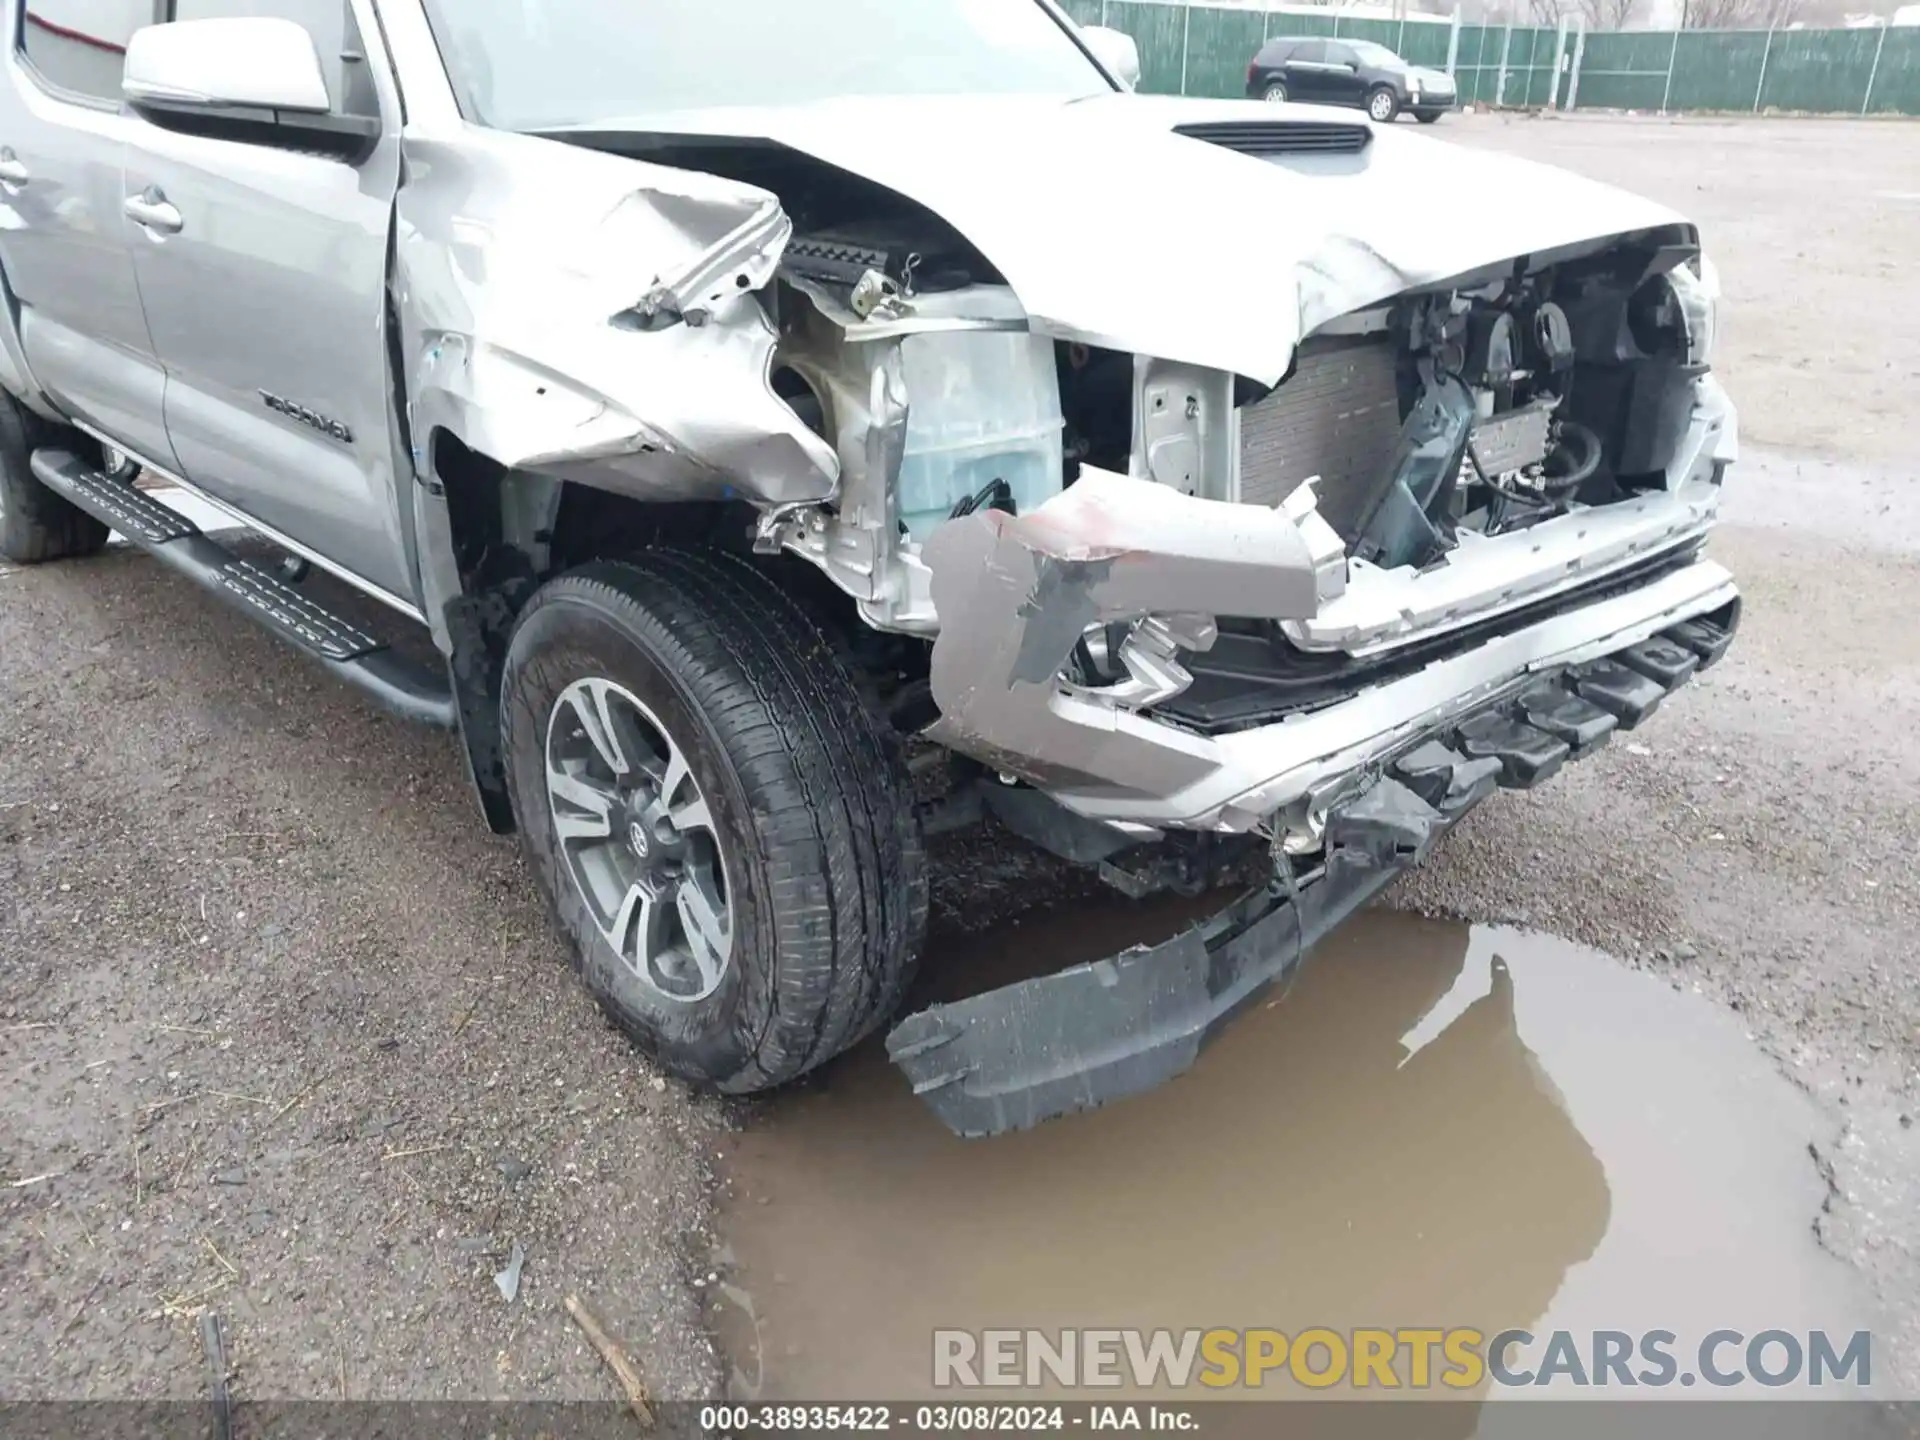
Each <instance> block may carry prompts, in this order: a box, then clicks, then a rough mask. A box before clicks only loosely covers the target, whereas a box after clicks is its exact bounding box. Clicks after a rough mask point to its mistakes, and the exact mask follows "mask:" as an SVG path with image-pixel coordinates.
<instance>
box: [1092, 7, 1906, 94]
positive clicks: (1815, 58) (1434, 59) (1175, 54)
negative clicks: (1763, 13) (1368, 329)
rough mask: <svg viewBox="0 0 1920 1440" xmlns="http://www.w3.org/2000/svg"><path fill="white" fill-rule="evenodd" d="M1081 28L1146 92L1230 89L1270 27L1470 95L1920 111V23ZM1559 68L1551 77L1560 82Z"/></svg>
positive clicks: (1175, 22) (1277, 22)
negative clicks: (1130, 60) (1445, 74)
mask: <svg viewBox="0 0 1920 1440" xmlns="http://www.w3.org/2000/svg"><path fill="white" fill-rule="evenodd" d="M1065 8H1066V10H1067V13H1068V14H1070V15H1072V16H1073V18H1074V19H1075V20H1078V21H1079V22H1080V23H1081V24H1083V25H1108V26H1111V27H1112V28H1113V29H1115V30H1124V31H1125V32H1126V33H1127V34H1129V35H1131V36H1133V38H1134V41H1135V42H1136V43H1137V44H1138V45H1139V47H1140V69H1141V80H1140V88H1141V89H1142V90H1146V91H1150V92H1152V93H1154V94H1165V95H1208V96H1235V95H1242V94H1244V93H1245V92H1246V81H1247V63H1248V62H1249V61H1250V60H1252V59H1253V56H1254V52H1255V51H1257V50H1258V49H1259V48H1260V46H1261V45H1262V43H1264V42H1265V41H1266V40H1267V39H1268V38H1270V37H1272V36H1275V35H1338V36H1343V37H1346V38H1349V39H1358V40H1376V41H1378V42H1379V43H1380V44H1382V45H1386V46H1389V47H1391V48H1392V49H1394V50H1397V51H1398V52H1399V53H1400V54H1401V55H1403V56H1404V57H1406V58H1407V59H1408V60H1410V61H1412V62H1413V63H1415V64H1417V65H1431V66H1433V67H1435V68H1436V69H1449V70H1451V71H1452V72H1453V76H1454V79H1455V82H1456V84H1457V85H1458V86H1459V90H1460V97H1461V99H1462V100H1463V101H1465V102H1467V103H1470V104H1482V105H1512V106H1523V107H1528V108H1536V109H1537V108H1541V107H1545V106H1554V105H1557V106H1559V107H1561V108H1570V109H1580V110H1669V111H1689V110H1695V111H1699V110H1712V111H1736V112H1740V111H1744V112H1748V113H1753V112H1757V111H1766V110H1792V111H1804V112H1811V113H1815V114H1842V115H1920V26H1901V27H1891V28H1889V27H1886V26H1875V27H1872V28H1868V29H1860V30H1773V31H1768V30H1683V31H1678V32H1675V31H1668V30H1657V31H1655V30H1647V31H1621V32H1617V33H1597V32H1596V33H1590V34H1585V35H1582V34H1581V33H1580V32H1579V30H1578V28H1577V27H1575V28H1572V29H1569V30H1566V31H1561V30H1557V29H1551V28H1547V29H1543V28H1539V27H1536V26H1528V25H1462V24H1459V23H1457V22H1456V21H1454V20H1451V19H1448V18H1445V17H1441V16H1422V15H1410V16H1408V17H1407V18H1406V19H1404V20H1377V19H1371V18H1360V17H1355V16H1351V15H1343V14H1341V13H1340V12H1338V11H1335V10H1329V9H1300V8H1293V9H1285V10H1268V11H1262V10H1254V9H1240V8H1228V7H1226V6H1219V5H1206V4H1194V5H1187V4H1181V3H1172V0H1065ZM1556 72H1557V74H1558V84H1557V86H1556V83H1555V81H1556Z"/></svg>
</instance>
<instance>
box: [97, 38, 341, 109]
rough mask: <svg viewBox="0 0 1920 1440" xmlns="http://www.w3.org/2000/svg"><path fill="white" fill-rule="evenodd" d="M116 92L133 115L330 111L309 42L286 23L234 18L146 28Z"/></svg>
mask: <svg viewBox="0 0 1920 1440" xmlns="http://www.w3.org/2000/svg"><path fill="white" fill-rule="evenodd" d="M120 88H121V93H122V94H124V95H125V96H126V98H127V102H128V103H129V104H130V105H133V106H134V107H135V108H136V109H137V108H139V107H140V106H142V105H148V104H157V105H165V106H168V107H169V108H173V109H179V108H183V107H198V108H202V109H216V110H217V109H228V108H233V107H236V106H237V107H241V108H248V109H260V110H292V111H295V112H296V113H299V114H304V115H324V114H326V113H327V112H328V111H329V110H331V109H332V108H333V104H332V102H331V101H330V100H328V98H327V81H326V77H325V76H324V75H323V74H321V71H320V52H319V51H317V50H316V49H314V46H313V37H312V36H311V35H309V34H307V32H306V30H305V29H304V28H303V27H301V26H300V25H297V24H295V23H294V22H293V21H291V20H274V19H267V18H263V17H253V16H244V17H235V18H232V19H225V20H180V21H176V22H175V23H173V24H171V25H149V26H147V27H146V28H145V29H144V30H139V31H136V32H135V33H134V37H133V40H132V42H131V43H129V44H128V46H127V69H126V77H125V79H123V80H122V81H121V85H120Z"/></svg>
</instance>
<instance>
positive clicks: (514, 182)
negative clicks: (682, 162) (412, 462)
mask: <svg viewBox="0 0 1920 1440" xmlns="http://www.w3.org/2000/svg"><path fill="white" fill-rule="evenodd" d="M406 160H407V173H408V176H409V178H408V181H407V183H406V185H405V186H404V187H403V188H402V190H401V192H400V197H399V202H398V226H397V239H396V254H395V271H396V284H397V286H398V292H399V302H400V303H399V307H398V308H399V313H400V317H401V324H402V327H403V329H402V341H403V348H404V359H405V364H406V382H407V395H408V399H409V401H410V403H411V406H412V428H413V435H414V437H415V443H416V444H417V445H419V446H421V447H423V448H424V447H425V446H426V445H427V443H428V441H429V439H430V437H431V436H432V434H433V432H434V431H435V430H436V429H438V428H442V427H444V428H445V429H447V430H448V431H450V432H451V433H453V434H454V435H456V436H458V437H459V438H460V439H461V440H462V441H463V442H465V443H466V444H467V445H468V446H470V447H471V448H473V449H475V450H478V451H481V452H482V453H484V454H486V455H488V456H490V457H492V458H493V459H495V460H497V461H499V462H500V463H501V464H503V465H506V466H508V467H509V468H522V469H529V470H538V471H542V472H544V473H547V474H551V475H556V476H559V477H561V478H563V479H571V480H580V481H583V482H585V483H587V484H591V485H597V486H600V487H602V488H605V489H611V490H618V491H623V492H625V493H629V494H633V495H636V496H638V497H640V498H642V499H648V500H682V499H703V500H705V499H719V498H726V497H731V496H735V495H737V496H739V497H741V498H743V499H746V500H749V501H753V502H756V503H760V504H765V505H790V504H798V503H805V502H811V501H819V500H822V499H826V498H828V497H829V496H831V495H832V494H833V493H834V487H835V484H836V482H837V480H838V477H839V462H838V460H837V458H836V457H835V455H834V453H833V449H832V447H831V446H829V445H828V444H827V443H826V442H825V441H824V440H822V439H820V437H819V436H817V435H815V434H814V433H813V432H812V431H811V430H809V429H808V428H807V427H806V426H805V425H804V424H803V423H802V422H801V420H800V419H799V417H798V416H796V415H795V414H794V413H793V411H792V410H791V409H790V408H789V407H788V406H787V405H786V404H785V403H784V402H783V401H781V400H780V398H779V397H778V396H776V395H775V394H774V392H773V389H772V386H771V384H770V381H769V376H770V370H771V365H772V359H773V350H774V342H775V338H776V337H775V332H774V327H773V324H772V321H771V320H770V318H769V317H768V315H767V313H766V310H765V308H764V306H763V304H762V302H761V299H760V297H759V295H758V294H757V293H756V292H758V291H759V290H761V289H763V288H764V287H765V286H767V285H768V284H769V283H771V281H772V279H773V275H774V271H775V269H776V268H777V266H778V265H779V261H780V256H781V254H782V252H783V250H784V247H785V245H786V242H787V240H788V238H789V236H790V234H791V224H790V222H789V221H788V220H787V217H786V215H785V214H784V212H783V211H782V210H781V208H780V204H779V202H778V200H776V199H775V198H774V197H773V196H772V195H770V194H768V193H766V192H765V191H763V190H758V189H755V188H754V187H752V186H748V185H741V184H737V183H735V182H733V181H729V180H722V179H717V178H715V177H712V176H707V175H700V174H695V173H692V172H688V171H682V170H674V169H669V168H666V167H663V166H658V165H650V164H645V163H642V162H640V161H635V160H629V159H625V158H622V157H618V156H613V155H605V154H601V153H599V152H596V151H592V150H587V149H583V148H579V147H576V146H570V145H556V144H554V143H553V142H551V141H546V140H539V139H533V138H530V137H526V136H519V135H512V134H507V133H503V132H499V131H487V130H480V129H469V130H466V131H463V132H462V133H461V134H460V136H459V138H458V139H457V140H421V139H409V140H408V142H407V152H406ZM416 463H420V464H424V456H416Z"/></svg>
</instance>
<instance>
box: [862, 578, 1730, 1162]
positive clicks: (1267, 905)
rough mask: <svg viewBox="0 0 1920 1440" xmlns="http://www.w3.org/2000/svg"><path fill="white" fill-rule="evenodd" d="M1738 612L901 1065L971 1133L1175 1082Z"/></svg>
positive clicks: (1361, 806)
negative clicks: (1391, 891)
mask: <svg viewBox="0 0 1920 1440" xmlns="http://www.w3.org/2000/svg"><path fill="white" fill-rule="evenodd" d="M1738 624H1739V605H1738V602H1735V603H1734V604H1732V605H1730V606H1728V607H1726V608H1725V609H1724V610H1722V611H1720V612H1717V613H1716V614H1715V615H1713V616H1711V617H1705V618H1699V619H1694V620H1689V621H1687V622H1686V623H1684V624H1680V625H1675V626H1674V627H1672V628H1671V629H1669V630H1667V631H1666V632H1664V633H1663V634H1661V635H1658V636H1655V637H1654V638H1652V639H1650V640H1647V641H1643V642H1641V643H1640V644H1637V645H1631V646H1628V647H1626V648H1625V649H1623V650H1621V651H1618V652H1616V653H1615V654H1613V655H1610V656H1607V657H1606V658H1603V659H1599V660H1595V661H1592V662H1590V663H1588V664H1584V665H1577V666H1573V667H1570V668H1568V669H1564V670H1561V671H1559V672H1558V673H1556V674H1554V675H1552V676H1550V677H1546V678H1542V677H1540V676H1537V675H1535V676H1529V677H1527V679H1526V680H1525V681H1524V682H1523V683H1522V684H1520V685H1517V686H1516V687H1515V688H1513V689H1510V690H1508V691H1506V692H1505V693H1503V694H1502V695H1500V696H1499V697H1497V698H1495V699H1494V700H1492V701H1491V702H1490V703H1488V704H1487V705H1485V706H1482V707H1480V708H1478V709H1476V710H1475V711H1473V712H1472V713H1471V714H1469V715H1467V716H1465V717H1460V718H1455V719H1453V720H1449V721H1448V722H1446V723H1445V724H1444V725H1443V726H1440V727H1438V728H1436V729H1435V730H1433V731H1430V732H1428V733H1427V734H1425V735H1423V736H1420V737H1417V738H1416V739H1415V740H1414V741H1413V742H1412V743H1410V745H1409V746H1408V747H1406V748H1405V749H1403V750H1401V751H1400V752H1399V753H1398V754H1396V755H1395V756H1394V757H1393V758H1392V759H1391V760H1390V761H1389V762H1388V763H1387V764H1385V765H1384V766H1383V767H1382V768H1381V769H1380V770H1379V772H1378V773H1377V775H1376V776H1375V778H1374V782H1373V783H1372V784H1371V785H1370V786H1368V787H1367V788H1365V789H1364V790H1362V791H1361V792H1360V793H1359V794H1358V795H1357V797H1356V798H1354V799H1353V800H1351V801H1349V802H1348V803H1346V804H1344V805H1342V806H1340V807H1339V808H1337V809H1336V810H1335V811H1334V812H1333V813H1332V814H1331V815H1330V816H1329V818H1328V822H1327V833H1326V851H1325V859H1324V862H1323V863H1322V864H1321V865H1320V866H1318V868H1316V869H1314V870H1313V871H1311V872H1309V873H1307V874H1305V875H1301V874H1297V873H1295V872H1294V870H1293V869H1292V868H1291V864H1290V862H1286V861H1282V862H1281V865H1280V868H1279V872H1278V875H1277V877H1276V878H1275V879H1274V880H1273V881H1272V882H1270V883H1269V884H1268V885H1267V886H1266V887H1264V888H1263V889H1260V890H1256V891H1252V892H1250V893H1248V894H1246V895H1243V896H1241V897H1240V898H1239V899H1238V900H1236V901H1234V902H1233V903H1232V904H1231V905H1229V906H1228V907H1227V908H1226V909H1225V910H1223V911H1221V912H1220V913H1219V914H1218V915H1216V916H1214V917H1213V918H1212V919H1211V920H1208V921H1205V922H1203V923H1202V924H1199V925H1196V926H1194V927H1193V928H1192V929H1189V930H1187V931H1186V932H1184V933H1183V934H1180V935H1178V936H1175V937H1174V938H1173V939H1171V940H1169V941H1167V942H1166V943H1164V944H1161V945H1154V946H1140V947H1136V948H1135V949H1132V950H1128V951H1125V952H1123V953H1122V954H1119V955H1116V956H1112V957H1110V958H1108V959H1105V960H1098V961H1095V962H1093V963H1092V964H1087V965H1078V966H1075V967H1074V968H1072V969H1070V970H1065V971H1062V972H1061V973H1059V974H1057V975H1049V976H1045V977H1042V978H1040V979H1035V980H1027V981H1022V982H1021V983H1019V984H1017V985H1010V986H1007V987H1006V988H1004V989H1000V990H995V991H992V992H990V993H988V994H986V995H980V996H976V997H975V998H973V999H971V1000H964V1001H960V1002H958V1003H956V1004H951V1005H939V1006H935V1007H934V1008H932V1009H930V1010H925V1011H922V1012H920V1013H919V1014H916V1015H911V1016H909V1017H908V1018H907V1019H905V1020H903V1021H902V1022H901V1023H900V1024H899V1025H898V1026H897V1027H895V1029H894V1030H893V1032H892V1033H891V1034H890V1035H888V1037H887V1053H888V1054H889V1056H891V1057H892V1059H893V1061H894V1063H895V1064H896V1065H898V1066H899V1067H900V1068H901V1070H902V1071H904V1072H905V1074H906V1076H907V1078H908V1079H909V1080H910V1081H911V1082H912V1084H913V1088H914V1093H915V1094H917V1095H919V1096H920V1097H921V1098H922V1099H923V1100H925V1101H926V1102H927V1104H928V1105H929V1106H930V1107H932V1109H933V1111H934V1113H935V1114H936V1115H938V1116H939V1117H940V1119H941V1120H942V1121H943V1122H944V1123H945V1124H946V1125H947V1126H948V1128H950V1129H952V1130H953V1131H954V1132H955V1133H957V1134H959V1135H963V1136H970V1137H974V1136H987V1135H997V1134H1001V1133H1003V1132H1005V1131H1009V1130H1021V1129H1025V1128H1027V1127H1029V1126H1032V1125H1037V1124H1039V1123H1040V1122H1041V1121H1043V1120H1048V1119H1052V1118H1054V1117H1056V1116H1060V1115H1066V1114H1070V1113H1072V1112H1073V1111H1076V1110H1090V1109H1093V1108H1095V1107H1097V1106H1100V1105H1104V1104H1106V1103H1107V1102H1108V1101H1111V1100H1117V1099H1120V1098H1122V1097H1124V1096H1127V1095H1135V1094H1138V1093H1140V1092H1142V1091H1144V1090H1150V1089H1152V1088H1153V1087H1155V1086H1157V1085H1160V1084H1162V1083H1164V1082H1165V1081H1167V1080H1170V1079H1172V1078H1173V1077H1174V1076H1176V1075H1179V1074H1180V1073H1182V1072H1183V1071H1185V1070H1187V1069H1188V1068H1189V1067H1190V1066H1191V1065H1192V1064H1193V1063H1194V1061H1195V1059H1196V1058H1197V1057H1198V1056H1199V1054H1200V1051H1201V1050H1202V1049H1203V1048H1204V1047H1205V1046H1206V1045H1207V1043H1208V1042H1209V1041H1211V1040H1212V1039H1213V1038H1214V1036H1215V1035H1217V1034H1218V1033H1219V1031H1220V1029H1221V1028H1222V1027H1223V1026H1224V1025H1225V1024H1226V1023H1227V1022H1228V1021H1229V1020H1231V1019H1232V1018H1233V1017H1234V1016H1235V1015H1237V1014H1238V1013H1239V1012H1240V1011H1241V1010H1243V1009H1245V1008H1246V1007H1247V1006H1248V1005H1249V1004H1250V1003H1252V1002H1253V1001H1254V1000H1256V999H1257V998H1259V996H1260V995H1261V993H1262V992H1263V991H1264V990H1266V988H1267V987H1268V986H1270V985H1272V984H1273V983H1274V982H1275V981H1277V980H1280V979H1283V978H1285V977H1286V976H1287V975H1288V974H1290V973H1291V972H1292V970H1293V969H1294V967H1295V966H1296V965H1297V964H1298V963H1299V962H1300V960H1301V958H1302V957H1303V956H1304V955H1305V954H1306V952H1307V951H1308V950H1309V949H1310V948H1311V947H1312V946H1314V945H1315V944H1317V943H1318V942H1319V941H1320V940H1321V939H1323V938H1324V937H1325V936H1326V935H1328V934H1329V933H1330V932H1332V931H1333V930H1334V929H1335V928H1337V927H1338V926H1339V925H1340V924H1341V923H1342V922H1344V921H1345V920H1347V919H1348V918H1349V917H1350V916H1352V915H1353V914H1354V913H1355V912H1356V911H1358V910H1359V909H1361V908H1362V907H1363V906H1365V905H1366V904H1367V903H1368V902H1369V901H1371V900H1372V899H1373V898H1374V897H1375V896H1377V895H1379V894H1380V892H1381V891H1383V890H1384V889H1386V887H1387V886H1388V885H1389V884H1390V883H1391V882H1392V881H1393V880H1394V879H1395V877H1397V876H1398V875H1399V874H1400V873H1401V872H1402V871H1404V870H1406V869H1408V868H1410V867H1412V866H1414V865H1417V864H1419V863H1420V862H1421V861H1423V860H1424V859H1426V857H1427V855H1428V853H1429V852H1430V851H1431V850H1432V848H1433V846H1434V844H1435V842H1436V841H1437V840H1438V839H1439V838H1440V837H1441V836H1442V835H1444V834H1445V833H1446V832H1447V831H1448V830H1450V829H1451V828H1452V827H1453V826H1454V825H1455V824H1456V823H1458V822H1459V820H1460V819H1461V818H1462V817H1463V816H1465V815H1466V813H1467V812H1468V811H1469V810H1471V809H1472V808H1473V807H1474V806H1475V805H1478V804H1479V803H1480V802H1481V801H1482V800H1484V799H1486V797H1487V796H1488V795H1490V794H1492V793H1493V791H1494V790H1495V789H1497V788H1500V787H1506V788H1510V789H1528V788H1531V787H1532V786H1534V785H1537V784H1539V783H1540V782H1541V781H1543V780H1546V779H1547V778H1549V777H1550V776H1552V775H1553V774H1554V773H1556V772H1557V771H1558V770H1559V769H1560V767H1561V766H1562V765H1563V764H1565V763H1566V762H1567V761H1568V760H1577V759H1584V758H1585V757H1586V756H1588V755H1591V754H1592V753H1593V752H1594V751H1596V750H1598V749H1599V748H1601V746H1603V745H1605V744H1606V742H1607V741H1608V740H1609V739H1610V738H1611V736H1612V734H1613V732H1614V731H1615V730H1616V729H1625V730H1631V729H1633V728H1634V727H1635V726H1637V725H1638V724H1639V723H1640V722H1641V721H1642V720H1644V719H1646V717H1647V716H1649V715H1651V714H1652V713H1653V711H1654V710H1655V709H1657V708H1658V707H1659V705H1660V702H1661V701H1662V700H1664V699H1665V698H1666V696H1667V695H1669V694H1670V693H1672V692H1673V691H1674V690H1676V689H1678V688H1679V687H1680V686H1681V685H1684V684H1685V683H1686V682H1687V681H1688V680H1689V679H1690V678H1692V676H1693V674H1694V673H1695V671H1696V670H1698V669H1700V668H1703V667H1705V666H1707V665H1711V664H1713V663H1714V662H1715V661H1717V660H1719V659H1720V657H1721V656H1722V655H1724V654H1725V653H1726V650H1727V647H1728V646H1729V645H1730V644H1731V643H1732V640H1733V634H1734V631H1735V630H1736V629H1737V627H1738Z"/></svg>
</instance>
